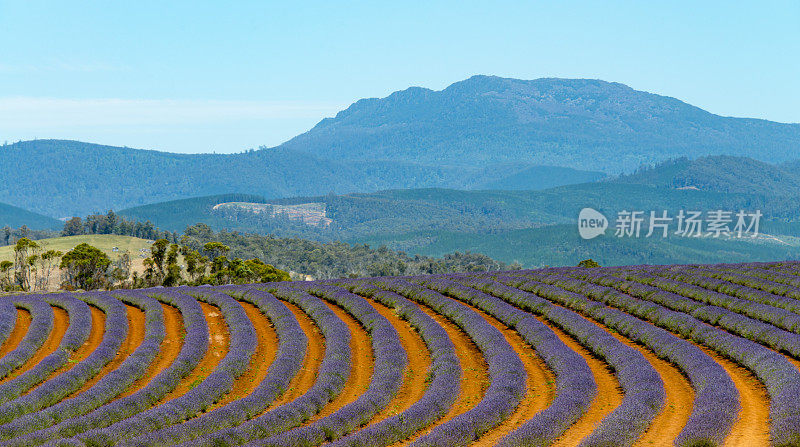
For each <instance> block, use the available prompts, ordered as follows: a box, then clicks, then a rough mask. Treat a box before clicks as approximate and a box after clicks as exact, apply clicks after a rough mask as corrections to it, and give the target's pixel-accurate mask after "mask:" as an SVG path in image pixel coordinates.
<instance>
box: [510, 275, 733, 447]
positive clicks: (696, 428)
mask: <svg viewBox="0 0 800 447" xmlns="http://www.w3.org/2000/svg"><path fill="white" fill-rule="evenodd" d="M497 280H498V281H500V282H501V283H504V284H507V285H512V286H514V287H516V288H518V289H521V290H523V291H526V292H532V293H535V294H537V295H539V296H541V297H544V298H546V299H548V300H550V301H554V302H556V303H558V304H560V305H563V306H566V307H568V308H571V309H573V310H576V311H578V312H580V313H583V314H585V315H587V316H589V317H591V318H593V319H596V320H598V321H600V322H602V323H603V324H605V325H606V326H608V327H609V328H612V329H614V330H616V331H618V332H619V333H620V334H622V335H624V336H625V337H627V338H629V339H631V340H633V341H636V342H638V343H641V344H643V345H644V346H646V347H647V348H648V349H650V350H651V351H653V352H654V353H655V354H656V355H657V356H659V357H661V358H664V359H667V360H668V361H670V362H672V363H673V364H675V365H677V366H678V368H680V369H681V371H683V373H684V374H686V376H687V377H688V378H689V381H690V382H691V383H692V387H693V388H694V390H695V400H694V405H693V408H692V413H691V415H690V416H689V420H688V422H687V424H686V426H685V427H684V428H683V430H681V432H680V433H679V434H678V436H677V438H676V439H675V445H679V446H683V445H704V443H705V445H720V444H721V443H722V442H723V440H724V439H725V437H726V436H727V434H728V432H729V431H730V428H731V426H732V425H733V422H734V421H735V419H736V416H737V413H738V410H739V399H738V391H737V390H736V387H735V386H734V384H733V381H732V380H731V378H730V377H729V376H728V374H727V373H726V372H725V370H724V369H723V368H722V367H721V366H720V365H719V364H718V363H716V362H715V361H714V360H713V359H712V358H711V357H709V356H708V355H707V354H706V353H704V352H703V351H702V350H701V349H700V348H698V347H697V346H695V345H693V344H691V343H689V342H687V341H685V340H683V339H681V338H679V337H676V336H675V335H673V334H671V333H669V332H668V331H666V330H664V329H662V328H659V327H656V326H653V325H651V324H649V323H647V322H646V321H642V320H640V319H638V318H636V317H634V316H632V315H630V314H628V313H627V312H623V311H620V310H619V309H615V308H613V307H607V306H604V305H603V304H600V303H598V302H596V301H593V300H590V299H588V298H587V297H586V296H584V295H579V294H577V293H573V292H570V291H568V290H564V289H562V288H559V287H556V286H553V285H550V284H545V283H542V282H536V281H531V280H529V278H524V277H511V276H508V277H498V278H497Z"/></svg>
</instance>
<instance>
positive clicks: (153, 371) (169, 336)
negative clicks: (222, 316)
mask: <svg viewBox="0 0 800 447" xmlns="http://www.w3.org/2000/svg"><path fill="white" fill-rule="evenodd" d="M161 308H162V309H163V310H164V330H165V331H164V332H165V334H164V341H162V342H161V349H160V350H159V351H158V355H156V358H155V360H153V363H152V364H151V365H150V367H149V368H147V371H145V373H144V375H142V377H141V378H139V379H138V380H136V381H135V382H133V384H132V385H131V386H130V387H129V388H128V389H127V390H126V391H125V392H124V393H122V394H120V395H119V396H118V397H117V399H119V398H120V397H125V396H130V395H131V394H133V393H135V392H137V391H139V390H140V389H142V388H143V387H145V386H147V384H148V383H150V381H151V380H152V379H153V377H155V376H157V375H158V374H159V373H161V371H163V370H165V369H166V368H167V367H169V365H171V364H172V362H174V361H175V358H176V357H178V354H179V353H180V351H181V346H183V338H184V336H185V333H186V331H185V329H184V327H183V317H181V313H180V311H179V310H178V309H177V308H175V307H172V306H170V305H168V304H164V303H161Z"/></svg>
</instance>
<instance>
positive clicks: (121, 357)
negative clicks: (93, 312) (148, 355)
mask: <svg viewBox="0 0 800 447" xmlns="http://www.w3.org/2000/svg"><path fill="white" fill-rule="evenodd" d="M125 311H126V313H127V315H128V335H127V336H126V337H125V341H123V342H122V345H121V346H120V348H119V352H117V355H116V356H115V357H114V359H113V360H111V361H110V362H109V363H108V365H106V366H104V367H103V369H101V370H100V373H99V374H97V375H96V376H94V377H92V379H91V380H89V381H88V382H86V383H85V384H84V385H83V386H82V387H81V389H80V390H78V391H77V392H75V393H73V394H72V396H70V397H74V396H76V395H78V394H80V393H82V392H84V391H86V390H88V389H89V388H91V387H92V386H94V385H95V384H96V383H97V382H98V381H100V379H102V378H103V377H105V375H106V374H108V373H109V372H111V371H114V370H116V369H117V368H119V366H120V365H121V364H122V362H124V361H125V359H126V358H128V356H129V355H131V353H133V351H135V350H136V348H138V347H139V345H140V344H142V342H143V341H144V335H145V334H144V331H145V315H144V312H143V311H142V310H141V309H139V308H138V307H136V306H131V305H129V304H126V305H125ZM92 321H94V319H92Z"/></svg>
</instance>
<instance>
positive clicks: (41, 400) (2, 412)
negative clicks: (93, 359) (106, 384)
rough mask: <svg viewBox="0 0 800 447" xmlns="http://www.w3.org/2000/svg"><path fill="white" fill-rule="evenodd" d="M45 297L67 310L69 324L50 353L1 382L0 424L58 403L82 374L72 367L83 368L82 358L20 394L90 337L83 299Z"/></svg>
mask: <svg viewBox="0 0 800 447" xmlns="http://www.w3.org/2000/svg"><path fill="white" fill-rule="evenodd" d="M44 299H45V301H47V302H48V304H50V305H51V306H55V307H59V308H61V309H64V310H65V311H66V312H67V316H68V319H69V320H68V326H67V328H66V331H65V332H64V336H63V337H62V338H61V342H60V344H59V345H58V347H57V348H56V350H55V351H54V352H53V353H51V354H49V355H47V356H46V357H44V358H43V359H42V360H41V361H39V363H37V364H36V365H35V366H34V367H33V368H31V369H29V370H28V371H25V372H24V373H22V374H20V375H19V376H17V377H15V378H14V379H12V380H10V381H8V382H5V383H3V384H2V385H0V396H2V398H0V403H1V404H0V424H5V423H7V422H9V421H11V420H14V419H15V418H17V417H19V416H21V415H23V414H27V413H30V412H33V411H37V410H39V409H41V408H44V407H47V406H50V405H53V404H55V403H57V402H58V401H59V400H61V399H62V398H63V397H64V396H66V395H68V394H69V393H70V392H72V391H74V390H75V389H71V388H70V386H71V385H72V383H73V382H75V381H76V380H79V379H80V377H81V376H79V375H76V374H75V373H74V372H73V371H74V370H75V369H76V368H78V367H79V366H81V365H82V364H83V365H84V368H85V362H81V363H80V364H78V365H75V366H74V367H73V368H71V369H70V370H68V371H67V372H65V373H62V374H59V375H58V376H56V377H54V378H52V379H51V380H49V381H47V382H46V383H44V384H43V385H41V386H39V387H37V388H35V389H34V390H32V391H31V392H30V393H28V394H26V395H25V396H23V397H19V396H21V395H22V394H23V393H25V392H26V391H28V390H30V389H31V388H32V387H33V386H35V385H38V384H40V383H42V382H45V381H46V380H48V378H49V377H50V375H51V374H52V373H53V372H55V371H56V370H58V369H59V368H61V367H62V366H64V365H65V364H66V363H67V361H68V360H69V359H70V356H71V355H72V354H73V353H74V352H75V351H76V350H77V349H78V348H80V347H81V346H82V345H83V344H84V343H85V342H86V341H87V340H88V339H89V333H90V332H91V329H92V314H91V311H90V310H89V306H88V305H87V304H86V303H85V302H83V301H81V300H78V299H77V298H75V297H73V296H71V295H68V294H55V295H45V296H44ZM126 329H127V325H126ZM123 335H124V334H123ZM114 352H116V349H115V350H114ZM112 354H113V353H112ZM86 360H88V358H87V359H86Z"/></svg>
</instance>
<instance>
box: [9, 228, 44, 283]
mask: <svg viewBox="0 0 800 447" xmlns="http://www.w3.org/2000/svg"><path fill="white" fill-rule="evenodd" d="M38 249H39V244H37V243H36V242H34V241H32V240H30V239H28V238H27V237H23V238H21V239H20V240H18V241H17V243H16V245H14V266H15V267H14V279H15V281H16V283H17V284H19V286H20V288H21V289H22V290H31V267H32V266H33V263H34V262H35V258H36V257H38Z"/></svg>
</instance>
